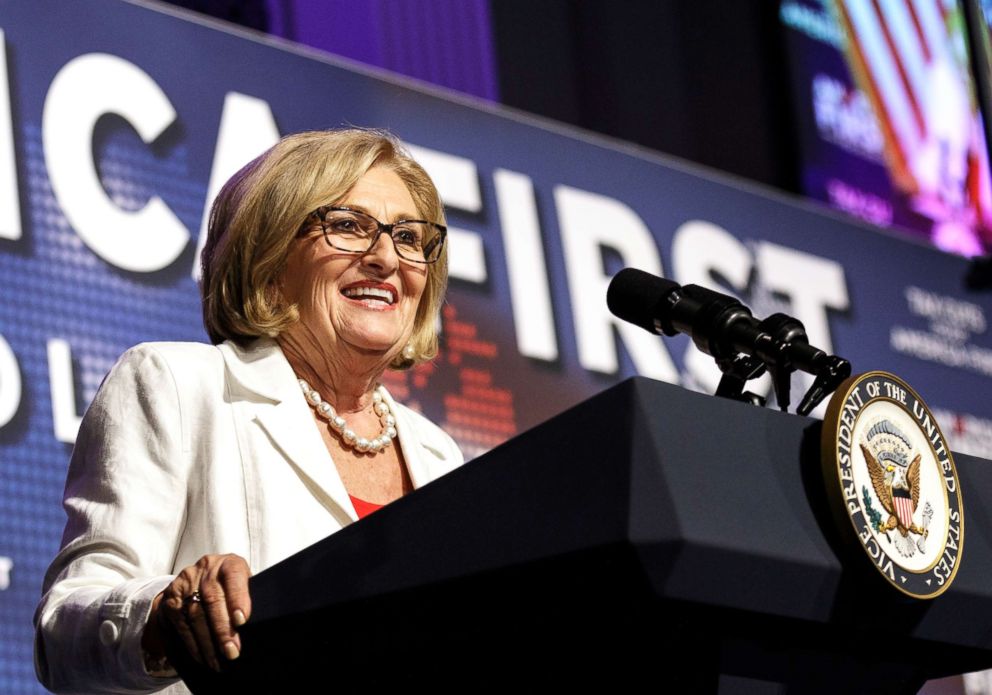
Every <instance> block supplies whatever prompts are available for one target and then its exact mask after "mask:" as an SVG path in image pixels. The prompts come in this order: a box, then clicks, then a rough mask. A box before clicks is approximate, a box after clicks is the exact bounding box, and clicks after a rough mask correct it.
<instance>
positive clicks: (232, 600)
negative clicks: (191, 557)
mask: <svg viewBox="0 0 992 695" xmlns="http://www.w3.org/2000/svg"><path fill="white" fill-rule="evenodd" d="M250 576H251V570H250V569H249V568H248V563H247V562H246V561H245V559H244V558H243V557H241V556H240V555H233V554H231V555H204V556H203V557H201V558H200V559H199V560H197V561H196V563H195V564H192V565H190V566H189V567H186V568H184V569H183V570H182V571H181V572H179V574H178V575H177V576H176V578H175V579H173V580H172V583H171V584H169V586H167V587H166V588H165V590H164V591H163V592H162V593H161V594H159V595H158V596H157V597H156V598H155V602H154V604H153V605H152V611H151V615H149V617H148V625H147V627H146V629H145V633H146V634H145V636H144V638H143V641H144V640H145V638H147V640H148V643H149V646H150V645H154V643H155V642H156V641H157V642H159V643H161V633H159V632H158V631H159V630H160V629H161V626H162V623H163V622H165V623H167V624H168V626H169V627H170V628H171V629H172V630H174V631H175V632H176V634H177V635H178V636H179V638H180V639H181V640H182V643H183V645H184V646H185V648H186V651H188V652H189V655H190V656H191V657H192V658H193V659H194V660H195V661H197V662H199V663H201V664H205V665H207V666H209V667H210V668H212V669H213V670H215V671H219V670H220V661H219V659H218V654H223V655H224V657H226V658H227V659H228V660H233V659H237V658H238V656H239V655H240V654H241V638H240V637H239V636H238V633H237V632H236V631H235V628H237V627H240V626H241V625H244V624H245V622H246V621H247V620H248V617H249V616H250V615H251V597H250V596H249V595H248V578H249V577H250ZM156 633H158V634H156ZM146 648H147V647H146Z"/></svg>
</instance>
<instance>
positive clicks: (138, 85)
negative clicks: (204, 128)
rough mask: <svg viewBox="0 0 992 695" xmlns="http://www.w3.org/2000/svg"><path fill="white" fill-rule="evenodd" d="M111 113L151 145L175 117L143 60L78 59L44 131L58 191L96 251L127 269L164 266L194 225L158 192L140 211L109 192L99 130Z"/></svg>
mask: <svg viewBox="0 0 992 695" xmlns="http://www.w3.org/2000/svg"><path fill="white" fill-rule="evenodd" d="M108 113H115V114H118V115H120V116H122V117H123V118H124V119H125V120H127V122H128V123H129V124H130V125H131V126H132V127H133V128H134V129H135V130H136V131H137V133H138V135H139V136H140V137H141V139H142V141H143V142H146V143H149V142H152V141H154V140H155V138H157V137H158V136H159V135H160V134H161V133H162V131H163V130H165V129H166V128H167V127H169V124H171V123H172V122H173V121H174V120H175V119H176V111H175V109H173V108H172V104H171V103H170V102H169V99H168V97H167V96H166V95H165V93H164V92H163V91H162V90H161V89H160V88H159V86H158V85H157V84H155V81H154V80H152V78H151V77H149V76H148V75H147V74H146V73H145V72H144V71H142V70H141V68H139V67H137V66H136V65H133V64H132V63H129V62H128V61H126V60H124V59H123V58H118V57H117V56H112V55H107V54H105V53H90V54H88V55H83V56H79V57H78V58H74V59H73V60H71V61H69V62H68V63H66V65H65V66H63V68H62V69H61V70H59V72H58V74H57V75H55V79H54V80H52V84H51V86H50V87H49V89H48V96H47V97H46V98H45V110H44V115H43V117H42V135H43V140H44V144H45V164H46V166H47V167H48V178H49V181H50V182H51V184H52V190H53V191H54V192H55V197H56V198H57V199H58V201H59V205H60V206H61V207H62V211H63V212H64V213H65V216H66V218H67V219H68V220H69V224H71V225H72V227H73V229H75V230H76V233H77V234H79V236H80V238H81V239H82V240H83V241H84V242H85V243H86V245H87V246H89V247H90V249H91V250H92V251H93V252H94V253H95V254H97V255H98V256H100V257H101V258H102V259H104V260H105V261H107V262H108V263H111V264H113V265H115V266H117V267H118V268H123V269H124V270H131V271H134V272H146V273H148V272H153V271H156V270H161V269H162V268H165V267H166V266H168V265H169V264H170V263H172V262H173V261H174V260H176V258H177V257H178V256H179V254H180V253H182V251H183V249H184V248H186V243H187V242H188V241H189V231H188V230H187V229H186V227H185V226H183V223H182V222H180V221H179V218H177V217H176V216H175V214H173V212H172V211H171V210H170V209H169V208H168V206H167V205H166V204H165V203H164V202H163V201H162V199H161V198H159V197H158V196H152V198H151V199H150V200H149V201H148V204H147V205H145V207H144V208H142V209H141V210H138V211H136V212H130V211H127V210H122V209H121V208H119V207H118V206H117V205H116V204H114V202H113V201H112V200H111V199H110V198H109V197H108V196H107V192H106V191H105V190H104V189H103V186H102V184H101V183H100V176H99V174H98V173H97V170H96V163H95V162H94V161H93V152H92V147H93V128H94V127H95V126H96V123H97V121H98V120H99V119H100V117H101V116H103V115H105V114H108Z"/></svg>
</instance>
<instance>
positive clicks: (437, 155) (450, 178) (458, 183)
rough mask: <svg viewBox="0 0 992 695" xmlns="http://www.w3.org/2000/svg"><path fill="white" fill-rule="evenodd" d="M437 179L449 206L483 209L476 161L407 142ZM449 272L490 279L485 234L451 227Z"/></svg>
mask: <svg viewBox="0 0 992 695" xmlns="http://www.w3.org/2000/svg"><path fill="white" fill-rule="evenodd" d="M404 145H405V146H406V148H407V149H408V150H410V154H411V155H413V158H414V159H415V160H417V163H418V164H420V166H422V167H423V168H424V170H425V171H426V172H427V174H428V175H429V176H430V177H431V180H433V181H434V185H435V186H437V191H438V193H439V194H440V195H441V200H443V201H444V204H445V205H446V206H448V207H452V208H456V209H458V210H464V211H466V212H479V211H481V210H482V191H480V190H479V172H478V170H477V169H476V166H475V162H473V161H472V160H471V159H466V158H464V157H457V156H455V155H452V154H447V153H444V152H438V151H437V150H431V149H428V148H426V147H420V146H418V145H411V144H410V143H404ZM447 243H448V275H449V276H451V277H453V278H456V279H458V280H464V281H466V282H474V283H476V284H482V283H484V282H485V281H486V277H487V273H486V250H485V247H483V245H482V237H481V236H479V234H478V233H476V232H471V231H469V230H467V229H458V228H455V227H449V228H448V242H447Z"/></svg>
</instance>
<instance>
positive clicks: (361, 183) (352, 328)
mask: <svg viewBox="0 0 992 695" xmlns="http://www.w3.org/2000/svg"><path fill="white" fill-rule="evenodd" d="M331 202H333V203H334V204H335V205H341V206H345V207H349V208H352V209H354V210H360V211H361V212H364V213H366V214H368V215H371V216H372V217H375V218H376V219H377V220H379V221H380V222H384V223H386V224H389V223H391V222H395V221H397V220H401V219H417V218H419V217H420V214H419V213H418V212H417V206H416V205H415V204H414V202H413V198H412V197H411V196H410V192H409V191H408V190H407V188H406V185H404V183H403V181H402V180H401V179H400V178H399V176H397V175H396V173H395V172H393V171H392V170H391V169H388V168H385V167H373V168H372V169H369V171H368V172H367V173H366V174H365V175H364V176H363V177H362V178H361V179H359V180H358V182H357V183H356V184H355V185H354V186H353V187H352V189H351V190H350V191H348V193H347V194H346V195H345V196H344V198H342V199H341V200H338V201H328V203H331ZM281 282H282V291H283V296H284V297H285V299H286V300H287V301H289V302H292V303H295V304H296V305H297V307H298V308H299V314H300V326H299V327H300V328H301V329H302V330H304V331H306V332H307V333H309V334H310V337H311V339H313V340H316V341H317V342H318V347H319V348H321V349H340V348H342V347H347V348H350V349H351V350H352V351H357V352H358V353H359V354H364V355H368V356H369V357H370V358H374V359H380V360H385V362H387V363H388V362H389V361H390V360H391V359H392V358H393V357H394V356H395V355H397V354H398V353H399V352H400V351H401V350H402V349H403V346H404V345H406V343H407V341H408V340H409V338H410V335H411V333H412V332H413V322H414V318H415V317H416V314H417V306H418V305H419V304H420V297H421V295H422V294H423V293H424V286H425V285H426V284H427V266H426V265H424V264H418V263H410V262H407V261H404V260H403V259H401V258H400V257H399V256H398V255H397V253H396V249H395V248H394V246H393V241H392V239H391V238H390V237H389V235H388V234H380V235H379V238H378V240H377V241H376V243H375V246H373V247H372V248H371V249H369V251H368V252H367V253H364V254H355V253H345V252H342V251H338V250H337V249H334V248H331V247H330V246H328V244H327V243H326V242H325V241H324V237H323V234H322V233H321V231H320V227H319V226H318V225H316V224H315V225H314V229H313V231H312V233H310V234H308V235H306V236H303V237H301V238H300V239H297V240H296V241H295V242H294V246H293V248H292V249H291V251H290V254H289V258H288V260H287V265H286V269H285V271H284V272H283V275H282V281H281ZM384 294H385V295H386V296H383V295H384Z"/></svg>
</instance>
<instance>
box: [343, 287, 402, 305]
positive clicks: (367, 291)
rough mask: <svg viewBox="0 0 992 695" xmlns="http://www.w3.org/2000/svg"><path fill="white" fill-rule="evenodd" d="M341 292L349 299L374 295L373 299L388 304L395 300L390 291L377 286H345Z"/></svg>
mask: <svg viewBox="0 0 992 695" xmlns="http://www.w3.org/2000/svg"><path fill="white" fill-rule="evenodd" d="M343 294H344V296H345V297H349V298H351V299H360V298H362V297H374V298H375V299H381V300H383V301H385V302H387V303H388V304H392V303H393V302H395V301H396V298H395V297H394V296H393V293H392V292H390V291H389V290H384V289H381V288H379V287H346V288H345V289H344V292H343Z"/></svg>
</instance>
